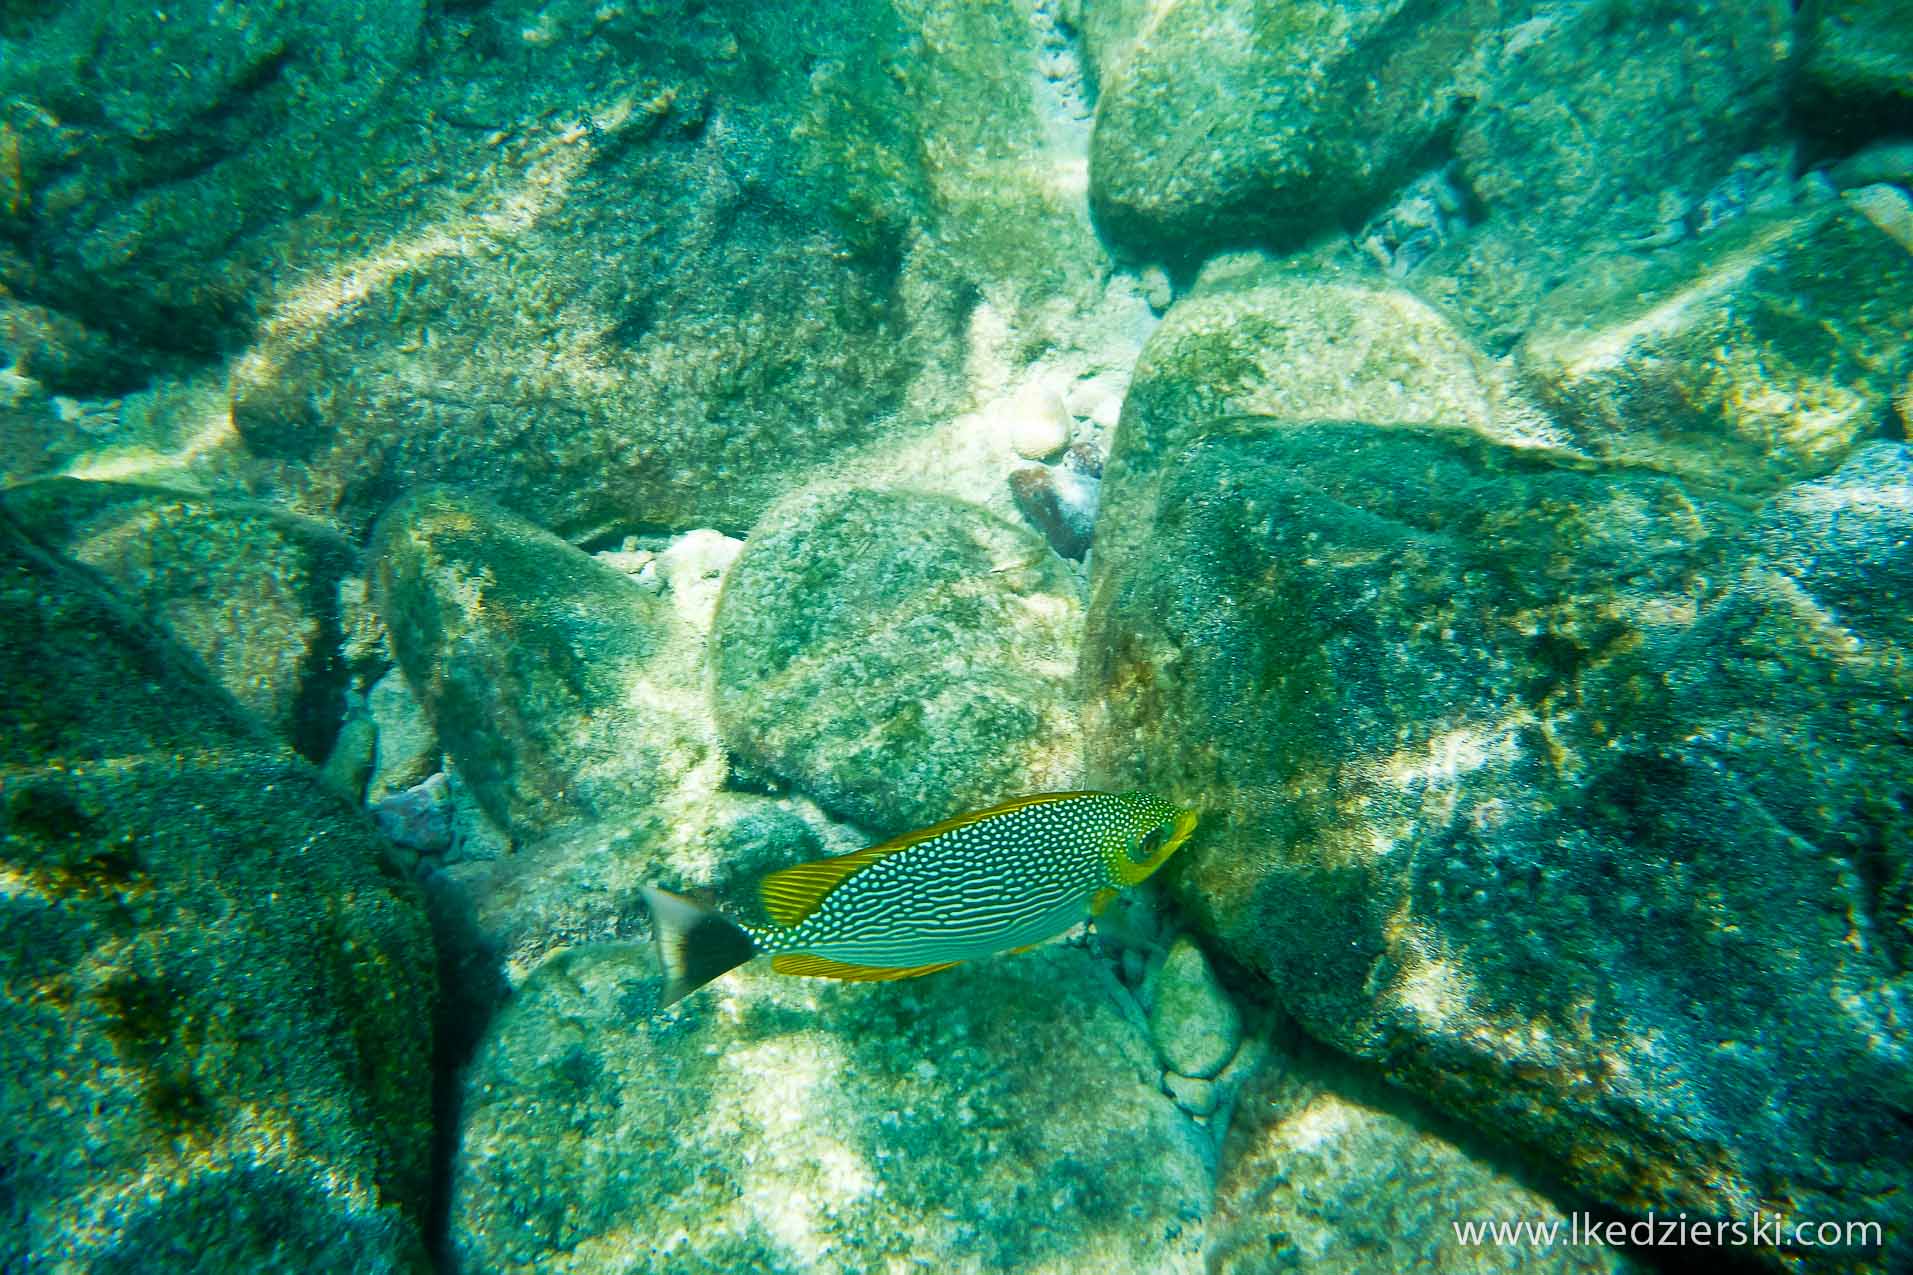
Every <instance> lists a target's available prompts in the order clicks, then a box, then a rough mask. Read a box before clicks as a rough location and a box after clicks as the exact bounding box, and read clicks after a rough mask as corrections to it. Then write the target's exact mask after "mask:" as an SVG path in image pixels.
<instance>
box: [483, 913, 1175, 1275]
mask: <svg viewBox="0 0 1913 1275" xmlns="http://www.w3.org/2000/svg"><path fill="white" fill-rule="evenodd" d="M656 995H657V979H656V976H655V966H654V965H653V963H652V960H651V957H650V954H649V952H648V951H646V950H644V949H642V948H637V947H628V946H627V947H618V946H605V947H600V948H591V949H583V950H579V951H576V952H572V953H569V954H567V955H565V956H563V957H561V958H559V959H557V960H554V961H552V962H551V963H549V964H548V965H547V966H546V967H545V968H543V969H541V970H540V971H539V972H538V973H537V974H536V975H535V976H534V977H533V978H532V979H531V980H530V981H529V982H528V983H527V984H526V985H525V987H524V988H523V989H522V991H521V992H520V994H519V996H518V997H517V998H516V999H515V1000H514V1001H513V1002H512V1004H511V1005H510V1006H509V1007H508V1008H507V1009H506V1010H505V1011H504V1012H503V1013H502V1014H500V1016H499V1018H498V1019H497V1021H496V1023H495V1024H494V1027H493V1029H492V1031H491V1033H490V1034H489V1036H488V1037H487V1038H486V1040H485V1042H484V1043H483V1045H482V1046H481V1047H480V1049H479V1052H478V1055H477V1057H476V1059H475V1060H474V1062H473V1064H472V1066H471V1067H470V1069H469V1070H468V1071H467V1073H466V1075H465V1078H464V1086H463V1093H462V1101H461V1110H462V1111H463V1113H464V1127H463V1131H462V1134H461V1137H460V1140H459V1148H458V1152H457V1156H456V1159H455V1160H454V1163H453V1166H452V1203H451V1221H450V1246H451V1249H452V1251H453V1253H454V1254H455V1255H456V1256H457V1259H458V1262H459V1266H460V1269H461V1270H464V1271H467V1272H470V1273H471V1275H487V1273H490V1272H508V1271H511V1272H517V1271H523V1272H529V1271H544V1270H564V1271H569V1272H573V1273H574V1275H592V1273H593V1272H598V1271H606V1272H609V1271H619V1272H631V1271H640V1272H667V1271H669V1272H675V1271H682V1270H763V1271H771V1272H790V1273H791V1275H796V1273H797V1272H804V1271H858V1270H872V1269H876V1270H882V1269H886V1268H888V1267H891V1266H893V1265H894V1266H903V1267H907V1266H910V1265H919V1266H924V1267H928V1268H931V1269H935V1270H947V1271H991V1270H1013V1271H1081V1270H1104V1271H1151V1272H1162V1273H1163V1275H1174V1273H1177V1272H1189V1273H1191V1275H1193V1272H1197V1271H1200V1270H1202V1269H1203V1266H1202V1238H1203V1224H1204V1220H1205V1215H1206V1213H1207V1211H1208V1207H1209V1197H1210V1192H1211V1189H1212V1186H1211V1170H1210V1159H1209V1156H1210V1153H1209V1151H1208V1149H1207V1139H1206V1137H1205V1136H1204V1135H1203V1133H1202V1132H1201V1131H1200V1130H1199V1129H1198V1128H1197V1127H1196V1126H1195V1125H1194V1124H1193V1123H1191V1122H1190V1121H1189V1120H1188V1119H1186V1118H1185V1117H1184V1116H1183V1115H1182V1114H1181V1112H1179V1111H1178V1110H1177V1108H1176V1106H1175V1104H1174V1103H1172V1102H1171V1101H1170V1100H1169V1098H1168V1097H1167V1096H1165V1095H1164V1094H1163V1093H1162V1091H1161V1089H1160V1088H1159V1086H1158V1084H1157V1075H1158V1073H1157V1070H1156V1066H1155V1059H1154V1054H1153V1050H1152V1049H1151V1047H1150V1045H1149V1041H1148V1037H1147V1034H1146V1032H1145V1031H1144V1030H1143V1029H1142V1028H1141V1026H1140V1025H1139V1024H1138V1023H1137V1022H1136V1021H1135V1020H1134V1018H1133V1017H1132V1016H1131V1015H1128V1014H1125V1013H1124V1012H1123V1011H1122V1010H1121V1008H1120V1005H1121V998H1122V997H1124V996H1125V995H1126V993H1124V992H1123V991H1122V990H1121V989H1120V988H1119V987H1117V985H1116V984H1115V981H1114V979H1113V978H1111V977H1110V975H1109V974H1108V973H1107V972H1106V971H1105V970H1104V968H1103V967H1102V965H1101V964H1100V963H1099V962H1097V961H1096V960H1094V959H1093V958H1091V957H1089V956H1088V955H1086V954H1085V953H1084V952H1082V951H1081V950H1079V949H1075V948H1070V947H1067V946H1061V945H1055V946H1051V947H1048V948H1045V949H1043V950H1042V951H1040V952H1037V953H1032V954H1028V955H1023V956H1011V957H999V958H996V959H994V960H990V961H985V962H979V963H975V964H974V965H972V966H969V967H965V968H961V969H958V970H952V971H949V972H947V973H944V974H939V975H936V976H933V977H931V978H926V979H921V980H912V981H909V982H903V983H876V984H844V983H832V982H828V981H825V980H817V979H797V978H785V977H783V976H780V975H776V974H772V973H769V972H766V971H759V970H757V969H755V968H754V967H747V968H746V969H744V970H740V971H737V972H734V973H732V974H730V975H727V976H726V978H725V980H724V981H723V982H722V983H719V984H717V985H714V986H713V987H711V988H709V989H707V990H705V991H703V992H700V993H698V995H697V996H696V997H695V998H693V999H692V1000H690V1001H687V1002H685V1003H684V1005H683V1006H682V1007H681V1008H679V1009H677V1010H675V1011H673V1012H671V1013H669V1014H666V1015H661V1016H652V1015H651V1010H652V1007H653V1006H655V1004H656Z"/></svg>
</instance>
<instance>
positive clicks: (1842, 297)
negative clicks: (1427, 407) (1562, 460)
mask: <svg viewBox="0 0 1913 1275" xmlns="http://www.w3.org/2000/svg"><path fill="white" fill-rule="evenodd" d="M1906 204H1907V201H1906V197H1905V196H1904V195H1902V194H1899V193H1898V192H1897V191H1895V190H1893V189H1892V188H1890V187H1884V186H1882V187H1874V188H1871V189H1870V190H1868V191H1866V192H1863V194H1860V195H1855V196H1851V197H1848V198H1843V199H1840V200H1836V201H1832V202H1830V203H1829V204H1827V205H1823V206H1821V207H1820V208H1818V209H1815V210H1813V211H1810V212H1806V213H1783V214H1776V215H1771V216H1765V217H1749V218H1745V219H1743V220H1742V221H1741V222H1739V223H1737V224H1736V225H1734V226H1731V227H1728V228H1725V229H1723V230H1721V231H1719V232H1718V233H1716V234H1714V235H1710V236H1708V237H1707V238H1705V239H1702V240H1700V241H1698V242H1695V243H1692V244H1687V245H1683V246H1682V247H1681V248H1678V249H1670V250H1668V251H1666V252H1663V253H1659V254H1656V255H1655V256H1653V257H1651V258H1640V257H1619V258H1614V259H1610V260H1607V261H1604V262H1603V263H1601V265H1599V266H1597V267H1594V268H1590V269H1589V270H1588V271H1587V272H1586V273H1585V274H1584V275H1582V276H1580V277H1578V278H1577V279H1576V280H1575V281H1574V282H1573V283H1570V284H1568V285H1566V286H1564V287H1562V288H1560V289H1558V290H1556V291H1555V292H1554V293H1551V294H1550V295H1549V296H1548V297H1547V299H1546V300H1545V301H1544V302H1543V303H1542V305H1541V308H1540V312H1539V315H1538V318H1537V321H1536V323H1535V325H1534V327H1533V328H1532V329H1531V330H1530V331H1529V333H1528V335H1527V337H1526V338H1525V339H1524V340H1523V341H1522V343H1521V345H1520V346H1519V348H1518V349H1517V351H1516V360H1517V364H1518V366H1519V368H1520V371H1521V376H1522V378H1523V380H1524V381H1525V382H1526V384H1527V385H1528V386H1530V387H1531V388H1532V389H1533V390H1534V392H1535V394H1536V396H1537V397H1539V398H1540V399H1541V400H1542V401H1543V402H1544V403H1546V404H1547V405H1548V406H1550V407H1551V408H1553V409H1554V411H1555V413H1556V415H1557V416H1558V418H1559V419H1560V420H1561V421H1562V422H1563V423H1564V424H1566V425H1567V427H1568V429H1569V430H1570V432H1571V435H1572V437H1573V439H1574V441H1575V443H1576V444H1577V445H1578V446H1579V447H1581V448H1582V449H1584V450H1586V451H1588V452H1590V453H1592V454H1594V455H1596V456H1600V457H1603V458H1605V459H1609V460H1613V461H1625V462H1628V463H1632V464H1638V465H1645V466H1651V467H1653V468H1656V469H1664V470H1667V471H1669V472H1672V473H1677V474H1684V475H1687V476H1689V477H1691V478H1693V479H1695V480H1697V481H1699V482H1702V483H1705V484H1708V485H1712V486H1735V487H1741V488H1745V489H1749V490H1753V491H1760V490H1771V489H1772V488H1774V487H1776V486H1779V485H1781V484H1784V483H1786V482H1789V481H1793V480H1796V479H1799V478H1803V477H1814V476H1817V475H1819V474H1822V473H1825V472H1826V471H1827V470H1829V469H1831V468H1833V467H1834V466H1835V465H1837V464H1838V463H1839V462H1840V460H1841V459H1842V458H1843V457H1845V456H1846V454H1847V453H1848V452H1850V451H1852V450H1853V448H1854V447H1855V446H1856V445H1857V444H1858V443H1859V442H1860V441H1861V440H1862V439H1864V438H1866V437H1867V436H1869V435H1871V434H1873V433H1874V432H1875V431H1877V429H1878V428H1879V422H1880V421H1882V420H1883V419H1885V417H1886V416H1887V413H1888V411H1889V404H1890V403H1891V401H1892V397H1893V392H1894V390H1895V389H1896V388H1897V386H1898V379H1897V378H1898V377H1899V375H1900V373H1901V369H1902V368H1903V367H1904V366H1905V364H1906V362H1907V359H1908V357H1909V353H1910V352H1913V241H1909V242H1904V243H1903V242H1901V241H1900V240H1899V239H1896V238H1895V237H1894V234H1893V233H1892V230H1893V229H1896V228H1897V227H1895V217H1896V214H1897V217H1898V219H1899V220H1900V221H1901V222H1902V223H1913V211H1910V210H1908V209H1907V207H1906ZM1877 223H1884V224H1877Z"/></svg>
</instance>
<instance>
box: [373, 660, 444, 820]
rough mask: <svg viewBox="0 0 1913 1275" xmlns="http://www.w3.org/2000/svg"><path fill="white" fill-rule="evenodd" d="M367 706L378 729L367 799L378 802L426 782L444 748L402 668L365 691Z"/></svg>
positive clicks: (390, 671) (437, 763)
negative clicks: (406, 679) (408, 683)
mask: <svg viewBox="0 0 1913 1275" xmlns="http://www.w3.org/2000/svg"><path fill="white" fill-rule="evenodd" d="M365 707H366V711H367V713H369V714H370V715H371V718H372V723H373V725H374V726H375V727H376V728H377V730H378V742H377V745H376V747H375V748H374V751H373V754H372V776H371V778H370V779H369V780H368V781H367V782H366V785H365V799H366V801H367V802H368V803H372V804H376V803H378V802H380V801H382V800H384V799H385V798H387V797H390V796H392V795H393V794H394V793H400V792H404V791H405V790H406V789H408V788H410V787H412V786H413V785H415V784H422V783H424V782H425V781H426V779H428V778H430V777H431V775H432V774H433V772H435V771H437V770H438V768H439V759H440V757H441V756H442V755H443V751H442V750H441V749H440V748H439V746H438V734H437V732H435V731H434V730H433V729H432V721H431V718H429V717H427V716H426V713H425V706H424V705H422V704H420V703H419V702H418V697H417V696H416V695H414V694H412V688H411V687H410V686H407V685H406V683H405V673H404V671H403V670H401V669H397V668H394V669H391V670H389V671H388V672H387V673H386V674H385V676H383V677H381V678H380V679H379V680H378V681H376V682H374V683H373V684H372V687H371V689H370V690H368V691H367V692H366V693H365Z"/></svg>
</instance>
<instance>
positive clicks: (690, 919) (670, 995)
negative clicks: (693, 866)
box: [638, 885, 757, 1009]
mask: <svg viewBox="0 0 1913 1275" xmlns="http://www.w3.org/2000/svg"><path fill="white" fill-rule="evenodd" d="M638 888H639V889H640V890H642V891H643V893H644V904H645V906H646V907H648V908H650V909H651V932H652V935H653V937H655V938H656V939H657V944H658V961H659V963H660V964H662V965H663V966H664V991H663V992H662V993H660V995H659V997H658V1008H659V1009H663V1008H664V1007H665V1006H666V1005H670V1004H673V1003H674V1002H677V1001H680V1000H683V999H684V998H685V997H686V996H689V995H690V994H691V993H692V992H695V991H696V990H697V989H698V988H700V987H702V986H704V985H705V984H706V983H708V982H710V981H711V980H712V979H714V978H716V977H718V976H719V975H721V974H724V973H726V972H728V971H730V970H734V969H736V968H737V967H738V966H740V965H742V964H743V963H744V962H745V961H748V960H750V959H751V957H753V956H756V955H757V944H756V943H753V942H752V941H751V936H750V935H749V934H746V933H745V932H744V927H743V926H741V925H738V924H737V923H736V922H734V921H731V920H728V919H726V918H725V917H723V916H720V915H719V914H718V913H717V912H716V911H715V910H714V909H712V908H707V907H705V906H704V905H703V904H702V903H699V902H697V901H695V900H693V899H687V898H685V897H684V896H683V895H681V894H672V893H671V892H670V891H669V890H660V889H658V888H657V887H656V886H649V885H646V886H640V887H638Z"/></svg>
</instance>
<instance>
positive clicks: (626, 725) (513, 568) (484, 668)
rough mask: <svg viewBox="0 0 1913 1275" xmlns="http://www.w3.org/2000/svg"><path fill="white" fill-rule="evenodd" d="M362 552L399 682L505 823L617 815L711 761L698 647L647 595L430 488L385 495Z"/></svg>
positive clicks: (495, 515)
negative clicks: (386, 502) (392, 501)
mask: <svg viewBox="0 0 1913 1275" xmlns="http://www.w3.org/2000/svg"><path fill="white" fill-rule="evenodd" d="M370 552H371V559H372V572H373V581H374V588H375V592H376V596H377V599H378V607H379V612H380V614H381V615H382V616H383V617H384V619H385V625H386V628H387V630H388V632H389V633H390V635H391V643H392V650H393V653H394V655H396V656H397V658H398V662H399V667H400V668H402V669H403V670H404V671H405V678H406V681H407V682H408V683H409V684H410V685H411V687H412V690H413V692H414V693H415V694H416V695H417V696H418V698H419V701H420V702H421V703H422V704H423V705H424V707H425V711H426V713H427V714H428V715H429V716H430V718H431V721H432V725H433V726H434V728H435V729H436V732H437V735H438V739H439V742H440V743H441V744H442V745H443V747H444V749H445V751H446V752H447V753H448V754H449V755H450V756H451V757H452V758H453V760H454V761H455V762H456V763H457V765H458V768H459V773H460V774H461V775H462V776H463V778H464V780H465V782H466V783H468V784H469V785H470V786H471V789H472V791H473V793H474V794H475V795H476V796H477V798H478V801H479V804H480V805H481V806H482V807H483V808H484V810H485V812H486V813H487V814H488V815H490V816H491V817H492V818H493V819H494V820H495V821H497V822H498V823H499V824H501V825H502V826H503V827H505V828H506V829H507V830H508V831H509V832H510V833H511V834H512V835H513V837H514V839H516V840H518V841H521V842H523V841H532V840H537V839H538V838H540V837H543V836H547V835H549V834H551V833H553V832H555V831H557V830H559V829H561V828H564V827H566V826H567V825H570V826H578V825H594V826H595V825H609V826H612V827H617V828H625V829H629V828H630V827H631V826H633V825H635V824H640V823H642V822H644V821H646V820H655V819H657V818H658V817H659V813H658V812H657V810H656V808H657V807H658V806H660V805H661V803H662V801H663V799H664V797H665V796H666V795H667V794H669V793H670V792H671V791H672V790H673V789H674V788H675V787H676V786H677V785H678V784H679V783H681V782H683V781H684V780H685V779H686V778H687V777H688V776H689V775H691V774H692V773H693V772H695V771H697V770H699V768H700V767H702V768H705V769H709V768H711V767H712V766H714V765H715V766H718V767H719V768H721V759H719V758H717V757H716V755H715V741H714V740H713V739H712V738H711V737H710V732H709V726H708V722H707V718H706V716H705V713H704V709H703V702H702V700H703V696H702V667H701V663H700V660H699V656H700V655H701V651H700V650H699V649H698V646H697V643H696V642H695V641H694V640H692V639H691V638H690V635H689V634H688V633H687V632H686V631H685V626H684V622H683V621H682V619H681V618H680V617H679V616H678V614H677V612H676V611H675V610H673V608H672V607H671V605H670V602H669V601H668V600H667V599H665V598H664V597H662V596H661V595H659V594H656V593H653V592H650V591H648V590H646V589H644V588H643V587H641V586H640V585H639V584H638V582H637V581H635V580H633V579H632V578H631V577H630V576H627V575H625V574H624V573H623V572H621V571H618V570H616V569H615V568H613V567H610V566H607V565H605V564H603V563H601V562H598V561H596V560H594V559H593V558H592V557H591V556H590V555H589V554H586V553H583V552H581V551H579V550H578V549H576V548H574V547H573V546H571V545H570V544H567V543H566V542H565V541H563V540H560V539H559V538H558V537H556V536H554V535H551V534H550V533H549V532H546V531H542V530H540V529H539V528H537V527H534V526H532V525H531V524H530V523H528V522H525V521H524V520H522V519H519V518H516V517H513V516H512V515H511V514H508V513H506V512H504V511H503V510H501V509H498V508H496V507H494V506H491V505H488V504H486V503H485V502H483V501H478V500H474V499H470V498H467V497H462V496H459V495H457V494H455V493H453V492H450V491H445V490H440V489H433V490H428V491H424V492H421V493H419V494H418V495H415V496H413V497H411V498H409V499H407V500H405V501H402V502H400V503H399V504H398V505H396V506H395V507H394V508H393V509H392V510H391V511H389V512H388V513H387V514H386V515H385V517H384V518H383V519H382V520H381V521H380V523H379V525H378V529H377V532H376V534H375V535H374V536H373V539H372V545H371V551H370Z"/></svg>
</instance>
